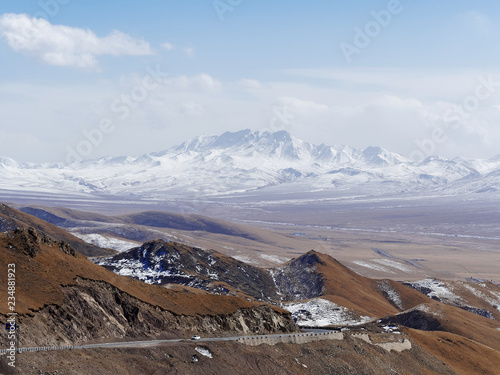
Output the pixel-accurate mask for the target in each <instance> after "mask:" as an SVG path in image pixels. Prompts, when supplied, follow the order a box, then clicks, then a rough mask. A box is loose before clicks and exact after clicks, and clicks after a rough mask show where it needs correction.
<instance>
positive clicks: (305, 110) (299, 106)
mask: <svg viewBox="0 0 500 375" xmlns="http://www.w3.org/2000/svg"><path fill="white" fill-rule="evenodd" d="M279 101H280V103H282V104H283V105H284V106H285V107H287V109H288V110H290V111H291V112H292V113H295V114H297V115H301V116H307V115H313V114H317V113H326V111H328V106H327V105H325V104H321V103H316V102H314V101H310V100H302V99H298V98H293V97H288V96H285V97H281V98H279Z"/></svg>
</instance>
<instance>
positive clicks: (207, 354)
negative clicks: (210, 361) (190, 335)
mask: <svg viewBox="0 0 500 375" xmlns="http://www.w3.org/2000/svg"><path fill="white" fill-rule="evenodd" d="M194 350H196V351H197V352H198V353H200V354H201V355H204V356H205V357H208V358H213V357H214V356H213V354H212V353H210V350H208V349H205V348H200V347H196V348H195V349H194Z"/></svg>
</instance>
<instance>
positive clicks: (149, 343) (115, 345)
mask: <svg viewBox="0 0 500 375" xmlns="http://www.w3.org/2000/svg"><path fill="white" fill-rule="evenodd" d="M304 332H306V333H307V332H315V333H321V332H332V331H329V330H323V329H305V330H304ZM296 335H300V333H282V334H274V335H255V336H231V337H206V338H203V337H202V338H200V339H199V340H191V339H171V340H148V341H124V342H109V343H103V344H87V345H78V346H74V347H73V349H93V348H145V347H150V346H157V345H160V344H175V343H179V342H216V341H237V340H239V339H243V338H247V337H254V338H255V337H293V336H296Z"/></svg>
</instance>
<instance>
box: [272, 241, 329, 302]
mask: <svg viewBox="0 0 500 375" xmlns="http://www.w3.org/2000/svg"><path fill="white" fill-rule="evenodd" d="M318 264H323V261H322V260H321V259H320V258H319V256H318V255H317V254H316V253H315V252H312V251H311V252H309V253H307V254H305V255H303V256H301V257H299V258H297V259H293V260H291V261H290V262H289V263H287V264H285V265H284V266H281V267H276V268H273V269H270V270H269V271H270V273H271V275H272V276H273V279H274V282H275V284H276V287H277V288H278V291H279V293H280V295H281V297H282V299H283V300H284V301H298V300H304V299H309V298H315V297H319V296H321V295H322V293H323V290H324V280H323V276H322V275H321V274H319V273H318V272H317V269H316V266H317V265H318Z"/></svg>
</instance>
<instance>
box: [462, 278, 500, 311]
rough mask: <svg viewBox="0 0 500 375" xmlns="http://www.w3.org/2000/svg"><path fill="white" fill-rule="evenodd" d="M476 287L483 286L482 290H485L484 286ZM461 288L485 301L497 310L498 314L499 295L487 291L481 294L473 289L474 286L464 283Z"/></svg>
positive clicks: (499, 309) (499, 308) (499, 307)
mask: <svg viewBox="0 0 500 375" xmlns="http://www.w3.org/2000/svg"><path fill="white" fill-rule="evenodd" d="M478 285H480V286H483V287H484V288H487V286H486V285H485V284H478ZM463 286H464V288H466V289H467V290H469V292H471V293H472V294H474V295H475V296H477V297H479V298H481V299H482V300H484V301H486V302H487V303H489V304H490V305H491V306H492V307H494V308H495V309H497V310H498V312H500V293H498V292H495V291H492V290H488V291H487V292H482V291H480V290H479V289H476V288H474V286H472V285H471V284H469V283H464V284H463ZM486 293H488V294H489V295H487V294H486Z"/></svg>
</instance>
